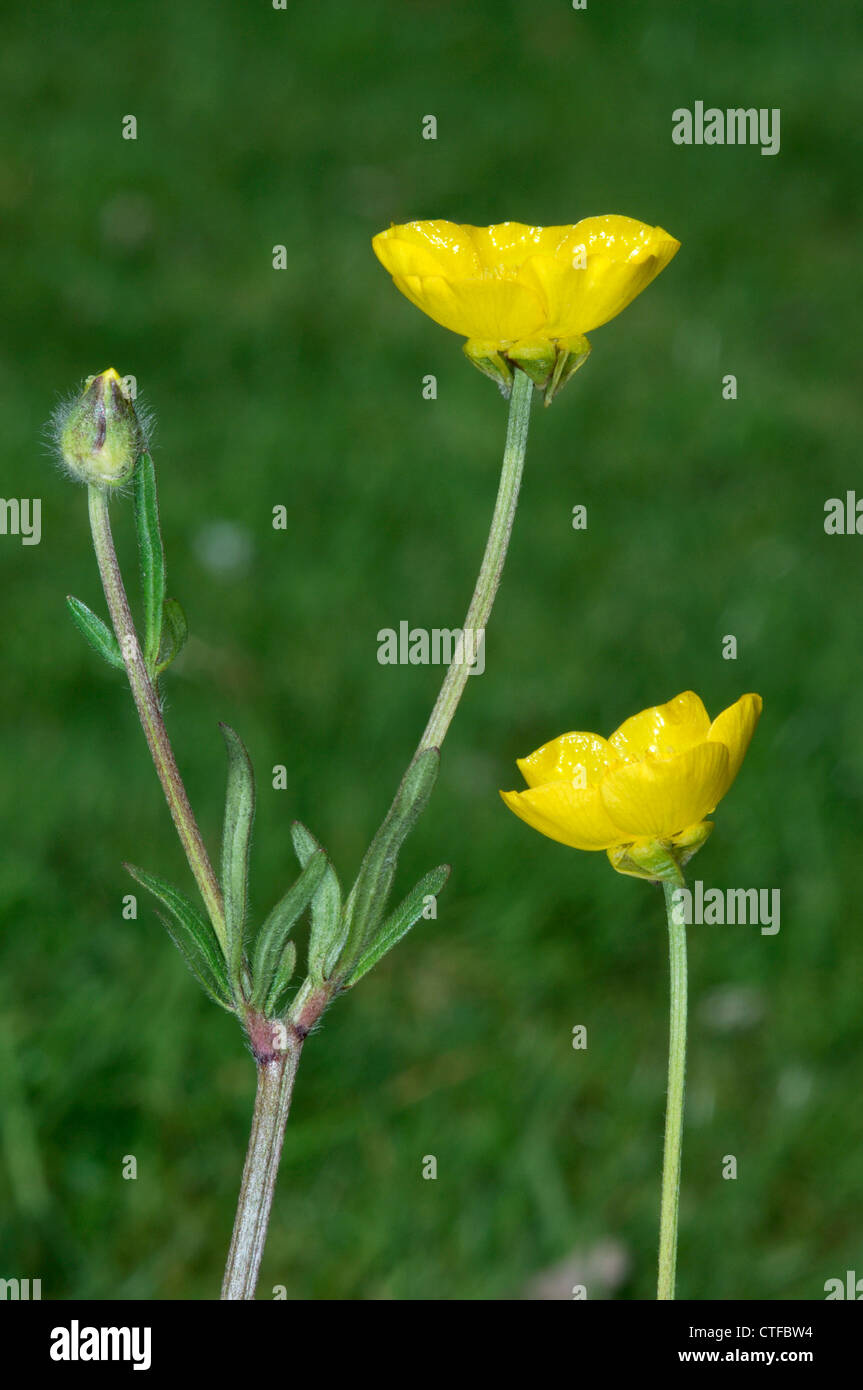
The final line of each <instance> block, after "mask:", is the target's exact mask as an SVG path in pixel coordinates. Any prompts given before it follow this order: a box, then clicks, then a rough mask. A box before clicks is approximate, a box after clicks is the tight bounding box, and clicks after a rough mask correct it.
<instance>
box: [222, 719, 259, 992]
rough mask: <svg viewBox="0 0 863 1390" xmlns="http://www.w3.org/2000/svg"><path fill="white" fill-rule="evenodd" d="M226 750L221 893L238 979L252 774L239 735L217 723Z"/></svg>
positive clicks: (231, 967) (230, 959)
mask: <svg viewBox="0 0 863 1390" xmlns="http://www.w3.org/2000/svg"><path fill="white" fill-rule="evenodd" d="M219 727H220V728H221V730H222V734H223V735H224V739H225V746H226V748H227V750H228V790H227V795H226V796H225V825H224V830H223V833H222V894H223V896H224V900H225V925H226V927H227V931H228V965H229V973H230V977H231V979H232V980H234V981H237V980H238V979H239V971H240V968H241V966H242V960H243V933H244V931H245V925H246V901H247V892H248V879H249V844H250V842H251V838H252V821H253V820H254V818H255V775H254V773H253V771H252V764H251V761H250V759H249V755H248V753H247V752H246V750H245V748H244V746H243V743H242V741H241V739H240V738H239V737H238V735H237V734H235V733H234V730H233V729H231V728H229V726H228V725H227V724H221V725H220V726H219Z"/></svg>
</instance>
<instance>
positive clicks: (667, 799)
mask: <svg viewBox="0 0 863 1390" xmlns="http://www.w3.org/2000/svg"><path fill="white" fill-rule="evenodd" d="M727 774H728V750H727V748H726V747H725V745H724V744H722V743H701V744H699V745H698V746H697V747H695V748H690V749H689V750H688V752H685V753H682V754H681V755H680V756H679V757H677V758H647V759H646V760H645V761H644V762H631V763H626V764H624V766H623V767H620V768H618V769H617V770H616V771H615V772H611V773H609V775H608V777H606V778H605V780H604V781H603V782H602V784H601V786H600V793H601V796H602V801H603V804H604V806H605V809H606V811H607V812H608V814H609V816H610V818H611V820H612V821H613V822H614V824H615V825H616V826H617V827H618V828H619V830H620V832H621V834H622V837H623V838H624V839H629V840H633V839H643V838H647V837H652V838H653V839H656V840H667V839H670V837H671V836H672V835H676V834H678V833H679V832H680V831H682V830H685V829H686V828H687V827H688V826H691V825H694V824H695V823H696V822H697V821H702V820H703V819H704V817H705V816H707V815H709V814H710V812H711V811H712V810H713V809H714V807H715V806H716V804H717V802H718V801H719V799H720V797H721V796H722V791H723V787H724V786H725V779H726V777H727Z"/></svg>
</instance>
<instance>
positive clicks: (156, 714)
mask: <svg viewBox="0 0 863 1390" xmlns="http://www.w3.org/2000/svg"><path fill="white" fill-rule="evenodd" d="M88 494H89V504H90V530H91V531H92V534H93V548H94V550H95V552H96V560H97V562H98V565H99V574H100V576H101V579H102V588H103V589H104V591H105V599H106V601H107V604H108V609H109V612H110V614H111V622H112V623H113V626H114V634H115V636H116V638H117V641H118V642H119V644H120V651H121V653H122V655H123V661H124V663H125V666H126V674H127V675H128V677H129V685H130V687H131V690H132V696H133V698H134V701H135V708H136V709H137V711H138V718H139V719H140V721H141V728H142V729H143V730H144V736H145V737H146V740H147V744H148V746H149V749H150V754H151V756H152V759H153V763H154V765H155V768H156V772H157V773H158V776H159V781H160V782H161V784H162V790H163V791H164V793H165V799H166V801H167V803H168V808H169V810H170V812H171V816H172V818H173V821H174V825H175V826H176V828H177V834H178V835H179V837H180V843H181V844H182V846H183V849H184V851H185V854H186V858H187V859H188V861H189V868H190V869H191V870H192V873H193V874H194V876H195V882H196V883H197V885H198V888H199V889H200V892H201V897H202V898H203V900H204V903H205V905H206V907H207V911H208V912H209V914H210V920H211V922H212V924H213V930H214V931H215V933H216V935H217V937H218V938H219V941H220V943H221V945H222V949H223V950H225V951H227V939H228V937H227V931H226V929H225V909H224V904H223V902H222V893H221V889H220V888H219V881H218V879H217V878H216V875H215V873H214V871H213V866H212V864H211V863H210V858H209V855H208V854H207V850H206V847H205V845H204V841H203V839H202V837H201V832H200V830H199V829H198V823H197V821H196V820H195V816H194V812H193V811H192V807H191V806H190V804H189V798H188V796H187V795H186V788H185V787H184V785H183V779H182V777H181V776H180V771H179V768H178V767H177V761H176V758H175V757H174V751H173V749H172V747H171V743H170V740H169V738H168V731H167V729H166V728H165V721H164V719H163V718H162V709H161V705H160V702H159V697H158V695H157V694H156V691H155V689H154V687H153V682H152V681H151V679H150V676H149V673H148V671H147V666H146V663H145V661H144V654H143V652H142V651H141V644H140V642H139V641H138V634H137V632H136V631H135V624H134V622H133V620H132V613H131V610H130V608H129V600H128V598H127V597H126V589H125V586H124V584H123V576H122V574H121V573H120V565H119V562H118V560H117V552H116V550H115V548H114V538H113V536H112V534H111V521H110V517H109V515H108V498H107V495H106V493H105V492H104V491H103V490H102V489H101V488H98V487H94V486H92V485H91V486H90V487H89V488H88Z"/></svg>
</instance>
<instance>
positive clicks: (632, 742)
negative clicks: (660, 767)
mask: <svg viewBox="0 0 863 1390" xmlns="http://www.w3.org/2000/svg"><path fill="white" fill-rule="evenodd" d="M709 731H710V716H709V715H708V713H707V710H706V709H705V708H704V704H703V702H702V701H701V699H700V698H699V696H698V695H696V694H695V692H694V691H692V690H684V691H683V693H682V695H675V697H674V699H673V700H669V701H668V702H667V704H664V705H652V706H651V707H650V709H643V710H641V712H640V713H639V714H633V715H632V717H631V718H630V719H626V720H624V722H623V723H622V724H621V726H620V728H619V729H617V730H616V731H615V732H614V733H613V734H612V735H611V738H610V739H609V740H608V741H609V743H610V744H611V746H612V748H613V749H614V750H615V752H616V753H617V754H618V755H619V756H620V757H621V758H622V759H623V760H624V761H625V762H632V761H634V760H636V759H639V758H646V757H651V758H673V757H676V755H677V754H678V753H685V752H686V750H687V749H688V748H694V747H695V745H696V744H698V743H703V742H704V741H705V739H706V738H707V735H708V733H709Z"/></svg>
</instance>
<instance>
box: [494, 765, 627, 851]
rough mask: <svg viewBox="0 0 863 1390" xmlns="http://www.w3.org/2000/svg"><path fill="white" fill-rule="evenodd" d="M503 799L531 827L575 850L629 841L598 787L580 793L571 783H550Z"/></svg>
mask: <svg viewBox="0 0 863 1390" xmlns="http://www.w3.org/2000/svg"><path fill="white" fill-rule="evenodd" d="M501 796H502V797H503V799H504V801H505V802H506V804H507V806H508V807H509V809H510V810H511V811H513V812H514V813H515V815H517V816H518V817H519V818H520V819H521V820H523V821H524V822H525V823H526V824H527V825H529V826H531V827H532V828H533V829H534V830H538V831H539V832H540V834H542V835H547V836H548V838H549V839H550V840H557V841H558V842H559V843H560V844H562V845H569V846H570V848H572V849H588V850H599V849H608V848H609V847H610V846H611V845H616V844H620V843H621V842H622V840H623V839H625V836H622V835H621V833H620V831H619V830H618V828H617V826H616V825H615V824H614V822H613V821H612V820H611V819H610V817H609V816H608V813H607V812H606V810H605V808H604V806H603V804H602V797H601V795H600V789H599V788H598V787H588V788H587V789H586V790H585V791H576V790H575V789H574V788H573V786H572V785H571V783H569V782H549V783H546V785H545V786H542V787H532V788H531V789H530V790H528V791H526V792H501Z"/></svg>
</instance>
